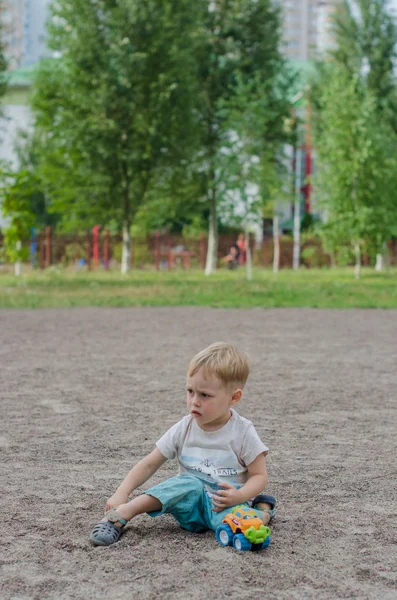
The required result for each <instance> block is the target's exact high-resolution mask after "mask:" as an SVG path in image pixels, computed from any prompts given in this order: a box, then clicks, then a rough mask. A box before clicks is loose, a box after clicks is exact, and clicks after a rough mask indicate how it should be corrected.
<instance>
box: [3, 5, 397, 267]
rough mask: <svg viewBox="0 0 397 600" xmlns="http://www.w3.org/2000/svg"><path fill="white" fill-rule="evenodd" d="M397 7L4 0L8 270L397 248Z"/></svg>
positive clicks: (380, 254)
mask: <svg viewBox="0 0 397 600" xmlns="http://www.w3.org/2000/svg"><path fill="white" fill-rule="evenodd" d="M396 11H397V2H395V1H393V2H392V1H389V2H385V1H384V0H354V1H350V0H349V1H346V0H330V1H327V0H282V1H281V2H271V1H270V0H217V1H209V0H196V1H195V2H194V3H192V2H188V1H185V0H180V1H178V2H176V1H173V0H163V1H162V2H159V1H155V0H140V1H139V2H138V1H135V0H128V1H127V0H57V1H56V2H52V3H51V2H49V1H47V0H2V2H1V3H0V15H1V17H0V22H1V30H0V36H1V56H0V71H1V84H0V94H1V106H2V114H1V120H0V137H1V141H0V161H1V174H0V179H1V181H0V185H1V190H0V192H1V199H0V203H1V207H0V271H3V272H5V273H9V272H14V273H15V274H17V275H19V274H20V273H21V271H22V266H23V265H24V269H25V271H26V269H28V270H31V269H40V268H41V269H44V268H46V267H47V268H48V267H50V266H54V265H57V266H58V267H59V268H65V269H67V268H69V269H71V268H72V269H74V270H79V269H85V270H87V269H88V270H90V269H94V268H100V269H104V270H108V269H117V270H121V272H122V273H126V272H127V271H129V270H130V269H131V268H133V267H135V268H146V269H156V270H161V269H168V270H169V269H174V268H178V267H180V268H184V269H187V268H189V269H194V268H196V269H202V270H204V272H205V273H206V274H207V275H208V274H211V273H213V272H214V271H215V270H216V269H217V268H219V267H222V268H228V269H230V270H234V269H235V270H237V269H238V268H239V267H241V266H243V265H246V266H247V269H248V270H249V269H251V266H252V265H253V266H254V267H255V266H256V267H258V268H259V267H261V268H262V267H269V268H270V269H273V271H275V272H277V271H278V269H279V268H293V269H295V270H297V269H299V267H300V266H302V265H304V266H305V267H307V268H317V267H330V268H332V267H335V266H342V267H344V266H351V267H353V268H354V273H355V276H356V278H359V277H360V272H361V271H360V269H361V267H362V266H367V267H371V268H373V269H376V271H378V272H381V271H382V270H384V269H385V268H390V267H391V266H393V265H396V263H397V243H396V238H397V196H396V190H397V79H396V41H397V30H396V25H397V23H396V18H397V12H396ZM250 276H252V275H249V277H250Z"/></svg>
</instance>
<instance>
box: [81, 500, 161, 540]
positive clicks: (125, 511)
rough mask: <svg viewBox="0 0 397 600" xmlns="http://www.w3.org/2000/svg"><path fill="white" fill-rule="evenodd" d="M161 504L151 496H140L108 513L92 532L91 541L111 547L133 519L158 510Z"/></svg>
mask: <svg viewBox="0 0 397 600" xmlns="http://www.w3.org/2000/svg"><path fill="white" fill-rule="evenodd" d="M160 508H161V502H159V500H157V498H152V497H151V496H146V495H145V494H143V495H142V496H138V497H137V498H134V499H133V500H131V501H130V502H127V503H126V504H120V506H118V507H117V508H116V509H112V510H110V511H109V512H107V513H106V515H105V517H104V518H103V519H102V521H100V522H99V523H97V525H95V527H94V529H93V530H92V531H91V534H90V540H91V542H92V543H93V544H95V545H96V546H110V544H114V543H115V542H117V541H118V540H119V539H120V536H121V534H122V531H123V528H124V526H125V525H127V521H130V520H131V519H132V518H133V517H136V516H137V515H140V514H142V513H145V512H148V511H152V510H158V509H160Z"/></svg>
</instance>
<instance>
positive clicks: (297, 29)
mask: <svg viewBox="0 0 397 600" xmlns="http://www.w3.org/2000/svg"><path fill="white" fill-rule="evenodd" d="M337 2H338V0H281V7H282V14H283V52H284V54H285V56H286V57H287V58H289V59H291V60H293V61H296V60H299V61H308V60H312V59H314V58H316V57H317V56H318V55H319V54H322V53H324V51H325V50H327V49H328V48H329V47H330V46H331V45H332V38H331V35H330V30H329V25H330V20H331V18H332V14H333V13H334V11H335V8H336V6H337Z"/></svg>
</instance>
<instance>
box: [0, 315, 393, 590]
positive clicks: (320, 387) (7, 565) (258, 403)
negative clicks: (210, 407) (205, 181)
mask: <svg viewBox="0 0 397 600" xmlns="http://www.w3.org/2000/svg"><path fill="white" fill-rule="evenodd" d="M0 336H1V343H0V365H1V371H0V373H1V377H0V379H1V385H0V396H1V413H0V422H1V428H0V455H1V492H2V502H1V508H0V513H1V535H0V544H1V550H2V551H1V568H0V586H1V589H0V598H1V599H2V600H8V599H10V600H11V599H13V600H25V599H31V598H33V599H37V600H42V599H60V600H61V599H67V598H74V599H105V598H106V599H110V600H118V599H120V600H127V599H131V598H139V599H142V600H144V599H149V598H156V599H167V600H168V599H170V600H171V599H173V600H182V599H183V600H186V599H192V600H201V599H207V598H210V599H211V600H217V599H223V598H232V599H238V600H240V599H248V598H249V599H250V600H252V599H269V600H272V599H275V600H284V599H285V600H290V599H291V600H295V599H310V600H311V599H313V600H338V599H345V598H357V599H360V600H366V599H368V600H369V599H371V600H372V599H376V600H378V599H379V600H395V599H396V598H397V583H396V565H397V536H396V523H397V520H396V516H397V499H396V495H397V494H396V479H397V477H396V456H397V435H396V431H397V428H396V395H397V369H396V367H397V312H395V311H394V312H393V311H381V310H371V311H370V310H368V311H365V310H362V311H361V310H349V311H336V310H334V311H325V310H309V309H308V310H306V309H296V310H295V309H280V310H261V309H254V310H217V309H205V308H160V309H158V308H131V309H71V310H36V311H24V310H21V311H8V310H3V311H0ZM215 340H227V341H231V342H234V343H237V344H238V345H240V346H241V347H242V348H244V349H246V350H247V351H248V352H249V354H250V355H251V358H252V374H251V376H250V379H249V383H248V384H247V387H246V390H245V395H244V399H243V401H242V402H241V405H240V408H239V412H240V413H241V414H242V415H243V416H245V417H247V418H249V419H251V420H252V421H254V423H255V425H256V428H257V430H258V432H259V433H260V435H261V437H262V439H263V440H264V441H265V443H266V444H267V445H268V446H269V448H270V455H269V461H268V465H269V473H270V480H269V485H268V488H267V489H268V491H269V493H273V494H274V495H276V496H277V499H278V516H277V518H276V519H275V521H274V522H273V525H272V545H271V547H270V548H269V549H268V550H265V551H263V552H259V553H252V552H240V553H239V552H237V551H235V550H233V549H232V548H222V547H220V546H219V545H218V543H217V542H216V540H215V536H214V533H213V532H207V533H204V534H196V535H195V534H191V533H188V532H186V531H184V530H182V529H181V528H180V527H179V526H178V524H177V523H176V522H175V521H174V520H173V519H172V517H170V516H163V517H160V518H158V519H151V518H150V517H148V516H147V515H142V516H140V517H138V518H136V519H135V520H134V521H133V522H132V523H131V524H130V525H129V526H128V528H127V530H126V533H125V534H124V535H123V536H122V538H121V540H120V541H119V542H118V543H117V544H115V545H114V546H111V547H107V548H102V547H93V546H91V545H90V543H89V542H88V539H87V538H88V534H89V532H90V530H91V528H92V526H93V525H94V524H95V523H96V522H97V521H98V520H99V519H100V518H101V516H102V514H103V508H104V503H105V501H106V499H107V498H108V497H109V496H110V495H111V494H112V493H113V491H114V490H115V488H116V487H117V485H118V484H119V482H120V481H121V480H122V479H123V478H124V476H125V475H126V474H127V472H128V471H129V469H130V468H131V467H132V466H133V465H134V464H135V463H136V462H137V461H138V460H139V459H140V458H142V457H143V456H145V455H146V454H147V453H148V452H150V451H151V450H152V449H153V447H154V444H155V442H156V440H157V439H158V438H159V437H160V436H161V435H162V433H163V432H164V431H165V430H166V429H168V428H169V427H170V426H171V425H172V424H173V423H175V422H176V421H177V420H178V419H179V418H181V417H182V416H183V415H184V414H185V400H184V395H185V394H184V387H185V367H186V364H187V361H188V359H189V358H190V357H191V356H192V355H193V354H194V353H195V352H196V351H198V350H200V349H202V347H204V346H205V345H207V344H208V343H210V342H212V341H215ZM175 473H176V464H175V462H174V461H169V462H168V463H166V465H165V466H164V467H163V468H162V469H161V470H160V471H159V472H158V473H157V474H156V475H155V476H154V477H153V479H152V482H151V483H147V484H146V485H145V486H144V488H143V489H145V488H148V487H150V485H151V484H152V483H157V482H159V481H161V480H162V479H164V478H166V477H168V476H171V475H173V474H175ZM136 493H137V494H138V493H139V491H136Z"/></svg>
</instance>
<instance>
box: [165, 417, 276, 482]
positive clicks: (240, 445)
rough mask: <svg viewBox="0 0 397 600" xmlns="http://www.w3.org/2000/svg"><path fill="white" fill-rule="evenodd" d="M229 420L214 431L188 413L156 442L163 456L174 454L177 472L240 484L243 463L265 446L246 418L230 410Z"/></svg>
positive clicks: (244, 478) (243, 477)
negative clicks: (204, 429)
mask: <svg viewBox="0 0 397 600" xmlns="http://www.w3.org/2000/svg"><path fill="white" fill-rule="evenodd" d="M231 412H232V416H231V417H230V419H229V421H228V422H227V423H226V425H224V426H223V427H221V428H220V429H218V430H217V431H203V429H201V428H200V427H199V426H198V424H197V423H196V421H195V420H194V418H193V417H192V416H191V415H187V416H186V417H183V419H181V420H180V421H179V422H178V423H176V424H175V425H173V426H172V427H171V429H169V430H168V431H167V432H166V433H165V434H164V435H163V436H162V437H161V438H160V439H159V440H158V442H157V443H156V446H157V448H158V449H159V450H160V452H161V454H163V455H164V456H165V457H166V458H169V459H172V458H177V459H178V462H179V473H180V474H181V475H182V474H189V475H195V476H196V477H200V478H201V479H203V480H204V481H206V482H208V483H210V484H216V483H221V482H222V481H225V482H227V483H230V484H232V485H234V486H238V487H240V486H241V485H243V484H244V483H245V482H246V481H247V479H248V471H247V466H248V465H249V464H251V463H252V462H253V461H254V460H255V459H256V458H257V456H259V454H264V455H266V454H267V453H268V448H267V447H266V446H265V444H264V443H263V442H262V441H261V439H260V437H259V435H258V434H257V432H256V430H255V427H254V426H253V424H252V423H251V421H249V420H248V419H245V418H244V417H241V416H240V415H239V414H238V413H237V412H236V411H235V410H233V409H232V410H231Z"/></svg>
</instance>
